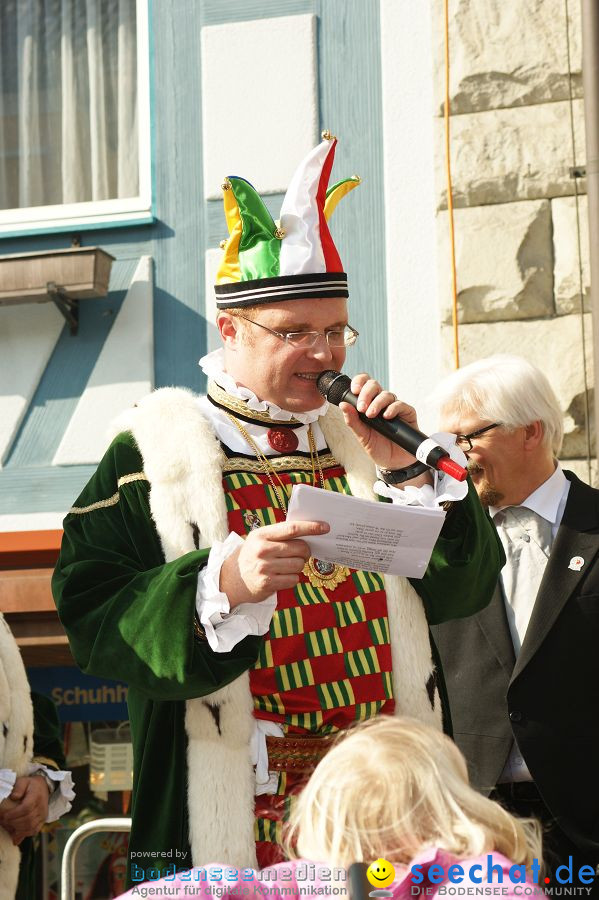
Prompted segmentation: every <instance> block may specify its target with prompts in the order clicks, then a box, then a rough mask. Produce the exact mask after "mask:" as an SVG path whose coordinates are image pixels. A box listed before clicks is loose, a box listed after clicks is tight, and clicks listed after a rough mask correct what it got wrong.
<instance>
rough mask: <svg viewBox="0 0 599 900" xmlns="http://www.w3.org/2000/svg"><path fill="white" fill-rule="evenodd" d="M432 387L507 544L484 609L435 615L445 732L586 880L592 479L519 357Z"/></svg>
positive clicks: (592, 813)
mask: <svg viewBox="0 0 599 900" xmlns="http://www.w3.org/2000/svg"><path fill="white" fill-rule="evenodd" d="M435 399H436V400H437V402H438V403H439V405H440V407H441V422H442V426H443V428H445V429H446V430H448V431H452V432H454V433H455V434H457V435H458V439H457V442H458V445H459V446H461V447H462V448H463V449H464V450H465V452H466V453H467V455H468V457H469V471H470V474H471V477H472V479H473V481H474V484H475V486H476V489H477V491H478V494H479V497H480V498H481V500H482V502H483V504H484V505H485V506H487V507H488V509H489V512H490V514H491V516H492V517H493V519H494V522H495V525H496V527H497V530H498V532H499V536H500V538H501V541H502V543H503V546H504V549H505V552H506V556H507V563H506V565H505V567H504V568H503V570H502V573H501V575H500V579H499V583H498V585H497V590H496V592H495V596H494V598H493V600H492V601H491V603H490V605H489V606H488V607H487V608H486V609H483V610H481V611H480V612H478V613H476V614H475V615H473V616H472V617H470V618H467V619H463V620H461V621H455V622H447V623H444V624H442V625H439V626H436V627H435V628H434V629H433V632H434V637H435V641H436V643H437V647H438V649H439V653H440V656H441V659H442V663H443V670H444V672H445V677H446V680H447V688H448V692H449V700H450V708H451V714H452V721H453V726H454V736H455V740H456V742H457V743H458V745H459V747H460V748H461V750H462V751H463V752H464V754H465V756H466V758H467V760H468V765H469V769H470V775H471V778H472V781H473V783H474V784H475V785H476V786H477V787H478V788H480V789H481V790H483V791H485V792H487V793H489V792H491V791H493V794H492V795H493V796H494V797H495V798H496V799H498V800H500V801H502V802H504V803H505V805H507V806H509V807H510V808H511V809H512V810H514V811H515V812H517V813H519V814H521V815H535V816H537V817H538V818H540V819H541V821H542V822H543V824H544V825H545V826H546V827H547V831H546V848H547V861H548V862H549V865H550V871H554V870H555V866H556V865H557V862H559V863H566V864H568V858H569V857H570V856H571V857H572V872H573V880H574V883H575V884H585V883H586V884H587V885H588V884H589V883H591V884H594V885H595V888H594V889H596V882H595V878H594V877H593V871H594V870H595V867H596V865H597V862H598V861H599V769H598V766H597V748H598V746H599V661H598V660H599V656H598V654H597V642H598V640H599V491H597V490H594V489H593V488H590V487H589V486H588V485H586V484H584V483H583V482H581V481H580V480H579V479H578V478H577V477H576V476H575V475H574V474H572V473H571V472H567V471H564V470H562V468H561V466H560V465H559V463H558V462H557V455H558V453H559V451H560V449H561V445H562V438H563V426H562V412H561V409H560V406H559V403H558V400H557V398H556V396H555V394H554V392H553V390H552V388H551V385H550V384H549V382H548V380H547V378H546V377H545V376H544V375H543V373H542V372H540V371H539V370H538V369H537V368H536V367H535V366H533V365H531V364H530V363H529V362H527V361H526V360H525V359H522V358H519V357H515V356H507V355H498V356H493V357H490V358H488V359H483V360H479V361H478V362H475V363H472V364H471V365H469V366H466V367H464V368H463V369H460V370H458V371H457V372H455V373H453V374H452V375H450V376H449V377H448V378H447V379H446V380H445V381H444V382H443V383H442V384H441V385H440V386H439V388H438V389H437V391H436V397H435ZM581 865H590V866H592V869H589V870H587V871H586V872H583V875H584V876H585V877H586V879H587V880H586V882H585V878H582V879H580V880H579V878H578V872H579V868H580V866H581ZM560 874H561V876H562V879H566V878H567V877H568V873H567V872H566V871H565V870H561V872H560Z"/></svg>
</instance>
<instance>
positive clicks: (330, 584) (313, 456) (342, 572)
mask: <svg viewBox="0 0 599 900" xmlns="http://www.w3.org/2000/svg"><path fill="white" fill-rule="evenodd" d="M223 412H224V413H225V414H226V416H227V417H228V418H229V419H230V420H231V422H233V424H234V425H235V426H236V427H237V429H238V431H239V433H240V434H241V436H242V437H243V439H244V440H245V441H246V443H247V444H248V445H249V446H250V447H251V448H252V450H253V451H254V453H255V454H256V459H257V460H258V461H259V462H260V463H261V465H262V469H263V471H264V474H265V475H266V477H267V478H268V481H269V483H270V486H271V488H272V490H273V495H274V497H275V499H276V502H277V504H278V506H279V509H280V510H281V511H282V512H283V513H285V514H286V513H287V505H288V503H289V494H288V492H287V487H286V485H284V484H283V482H282V481H281V479H280V478H279V475H278V473H277V471H276V469H275V468H274V466H272V465H271V464H270V462H269V461H268V457H267V456H266V455H265V454H264V453H262V451H261V450H260V448H259V447H258V445H257V444H256V442H255V441H254V439H253V437H252V436H251V435H250V434H249V433H248V431H247V429H246V428H244V426H243V425H242V424H241V422H240V421H239V419H237V418H235V416H234V415H233V414H232V413H230V412H229V411H228V410H226V409H225V410H223ZM308 447H309V449H310V463H311V465H312V484H313V485H314V487H316V486H317V481H319V482H320V487H321V488H322V489H323V490H326V484H325V480H324V472H323V471H322V465H321V463H320V457H319V455H318V450H317V449H316V441H315V440H314V433H313V431H312V426H311V425H308ZM317 470H318V478H317V475H316V472H317ZM273 476H274V477H273ZM275 479H276V480H277V482H278V486H277V485H276V484H275ZM257 521H258V520H257V518H256V517H254V519H253V526H252V527H256V522H257ZM302 572H303V574H304V575H305V576H306V578H307V579H308V581H309V582H310V584H311V585H312V587H315V588H328V589H329V590H334V589H335V588H336V587H337V585H338V584H342V583H343V582H344V581H345V580H346V578H348V577H349V574H350V572H349V569H348V568H347V566H340V565H338V564H337V563H331V562H325V561H324V560H322V559H315V558H314V557H313V556H311V557H310V558H309V560H308V561H307V563H306V564H305V566H304V568H303V569H302Z"/></svg>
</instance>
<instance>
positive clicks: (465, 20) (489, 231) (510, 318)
mask: <svg viewBox="0 0 599 900" xmlns="http://www.w3.org/2000/svg"><path fill="white" fill-rule="evenodd" d="M431 3H432V8H433V23H434V25H433V60H434V66H435V88H436V96H435V109H434V113H435V127H436V135H437V141H436V154H435V155H436V169H437V171H436V184H437V210H438V212H437V233H438V240H437V250H438V254H437V255H438V266H439V273H438V276H439V292H440V302H441V322H442V325H441V329H442V346H443V356H444V358H443V367H444V370H445V371H450V370H451V369H452V368H453V366H454V362H453V332H452V327H451V305H452V297H451V269H450V242H449V221H448V213H447V184H446V176H445V148H444V141H445V125H444V121H443V113H444V90H445V72H444V34H443V22H444V18H443V17H444V12H443V2H442V0H431ZM449 9H450V66H451V68H450V113H451V165H452V185H453V191H452V193H453V202H454V222H455V242H456V263H457V278H458V321H459V323H460V325H459V344H460V363H461V365H465V364H467V363H469V362H472V361H473V360H475V359H479V358H481V357H483V356H488V355H490V354H493V353H500V352H510V353H517V354H520V355H522V356H525V357H526V358H527V359H529V360H530V361H531V362H533V363H534V364H535V365H537V366H539V368H541V369H542V370H543V371H544V372H545V373H546V375H547V376H548V377H549V379H550V381H551V383H552V384H553V386H554V388H555V391H556V393H557V395H558V397H559V399H560V402H561V404H562V409H563V411H564V423H565V433H566V436H565V440H564V447H563V451H562V459H563V460H564V461H565V463H566V464H567V465H568V466H570V468H573V469H574V470H575V471H576V472H577V473H578V474H580V475H581V477H582V478H584V479H585V480H588V467H587V462H586V457H587V422H586V415H585V386H584V363H585V362H586V371H587V381H588V384H589V388H590V391H591V396H590V397H589V409H590V411H591V415H592V409H593V398H592V384H593V372H592V362H593V359H592V357H593V353H592V343H591V340H592V338H591V327H590V313H589V297H588V293H589V268H588V224H587V206H586V197H585V196H584V194H585V189H586V188H585V184H584V181H581V180H579V181H578V182H577V183H576V184H575V182H574V180H573V179H572V177H571V176H570V171H569V170H570V167H571V166H573V165H575V164H578V165H580V164H583V163H584V161H585V145H584V113H583V101H582V76H581V33H580V29H581V22H580V4H579V2H577V0H568V2H567V7H566V0H450V3H449ZM566 11H567V16H566ZM568 40H569V49H570V65H571V70H572V77H571V79H570V78H569V77H568V43H567V42H568ZM570 93H571V96H570ZM576 191H578V194H579V198H578V222H577V215H576V199H575V193H576ZM578 223H579V230H580V239H581V253H579V241H578ZM581 272H582V291H581V286H580V284H581V280H580V273H581ZM581 294H582V296H581ZM583 305H584V313H585V314H584V315H583V311H582V307H583ZM593 432H594V423H593V422H592V421H591V435H593ZM595 452H596V451H595V447H594V445H593V446H592V453H593V455H594V454H595ZM592 477H593V479H594V481H595V483H596V482H597V466H596V464H595V463H593V469H592Z"/></svg>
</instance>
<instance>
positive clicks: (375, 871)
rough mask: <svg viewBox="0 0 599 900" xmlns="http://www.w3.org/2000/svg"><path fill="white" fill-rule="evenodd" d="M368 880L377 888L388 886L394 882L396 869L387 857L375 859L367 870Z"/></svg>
mask: <svg viewBox="0 0 599 900" xmlns="http://www.w3.org/2000/svg"><path fill="white" fill-rule="evenodd" d="M366 877H367V878H368V881H369V882H370V883H371V884H372V885H373V886H374V887H377V888H386V887H389V885H390V884H392V883H393V880H394V878H395V869H394V868H393V866H392V865H391V863H390V862H387V860H386V859H375V861H374V862H373V863H371V864H370V865H369V866H368V869H367V870H366Z"/></svg>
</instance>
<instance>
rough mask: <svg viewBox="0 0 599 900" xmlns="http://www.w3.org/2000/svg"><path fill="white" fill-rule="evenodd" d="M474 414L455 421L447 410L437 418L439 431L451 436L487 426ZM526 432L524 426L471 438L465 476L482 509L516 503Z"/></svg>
mask: <svg viewBox="0 0 599 900" xmlns="http://www.w3.org/2000/svg"><path fill="white" fill-rule="evenodd" d="M490 424H491V422H489V421H487V420H484V419H481V418H480V416H479V415H477V414H476V413H475V412H468V413H467V414H463V415H461V416H460V417H459V418H458V417H457V416H456V414H455V413H453V412H452V411H451V410H444V411H443V412H442V414H441V428H442V429H443V431H450V432H453V433H454V434H470V433H471V432H473V431H478V429H479V428H484V426H485V425H490ZM525 432H526V429H525V427H524V426H522V427H520V428H516V429H515V430H514V431H508V430H507V429H506V428H503V427H502V426H499V427H498V428H492V429H491V430H490V431H486V432H485V433H484V434H481V435H480V436H479V437H476V438H472V450H469V451H468V453H467V454H466V455H467V456H468V472H469V474H470V476H471V478H472V482H473V484H474V486H475V488H476V491H477V493H478V496H479V497H480V501H481V503H482V504H483V506H509V505H512V504H514V503H520V502H521V500H522V498H521V497H519V496H518V498H517V499H515V497H516V494H515V493H514V491H516V493H518V491H519V487H520V484H521V479H522V473H523V472H524V471H525V470H526V466H527V465H528V464H529V459H528V457H527V454H526V452H525V451H524V441H525Z"/></svg>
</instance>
